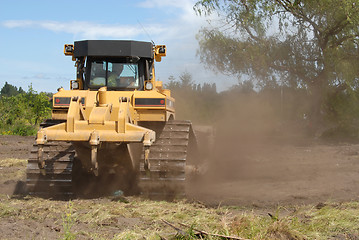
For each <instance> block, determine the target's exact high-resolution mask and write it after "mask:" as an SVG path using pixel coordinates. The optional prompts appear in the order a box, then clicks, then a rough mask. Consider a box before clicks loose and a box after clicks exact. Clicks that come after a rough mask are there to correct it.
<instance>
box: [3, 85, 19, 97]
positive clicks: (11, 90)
mask: <svg viewBox="0 0 359 240" xmlns="http://www.w3.org/2000/svg"><path fill="white" fill-rule="evenodd" d="M21 92H24V91H23V90H22V88H21V87H20V89H19V90H17V87H15V86H13V85H11V84H9V83H7V82H5V84H4V86H3V87H2V89H1V91H0V95H1V96H2V97H10V96H14V95H17V94H19V93H21Z"/></svg>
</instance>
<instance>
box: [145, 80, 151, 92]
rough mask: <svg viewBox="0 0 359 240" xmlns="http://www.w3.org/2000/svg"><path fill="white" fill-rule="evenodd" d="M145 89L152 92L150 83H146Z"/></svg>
mask: <svg viewBox="0 0 359 240" xmlns="http://www.w3.org/2000/svg"><path fill="white" fill-rule="evenodd" d="M145 88H146V90H152V88H153V85H152V83H150V82H146V85H145Z"/></svg>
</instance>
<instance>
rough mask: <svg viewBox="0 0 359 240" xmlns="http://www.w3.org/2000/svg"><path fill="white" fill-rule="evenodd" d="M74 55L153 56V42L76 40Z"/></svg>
mask: <svg viewBox="0 0 359 240" xmlns="http://www.w3.org/2000/svg"><path fill="white" fill-rule="evenodd" d="M74 48H75V49H74V57H76V58H77V57H86V56H93V57H140V58H151V59H152V58H153V44H152V43H151V42H141V41H132V40H84V41H76V42H75V46H74Z"/></svg>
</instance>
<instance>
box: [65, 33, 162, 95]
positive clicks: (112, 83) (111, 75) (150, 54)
mask: <svg viewBox="0 0 359 240" xmlns="http://www.w3.org/2000/svg"><path fill="white" fill-rule="evenodd" d="M154 49H156V48H155V46H154V45H153V44H152V43H151V42H140V41H127V40H85V41H77V42H75V44H74V45H71V44H67V45H65V51H64V52H65V55H71V56H73V59H74V60H75V59H76V66H77V79H76V80H74V81H72V83H71V88H72V89H84V90H86V89H90V90H98V89H99V88H101V87H105V86H106V87H107V90H110V91H111V90H116V91H133V90H144V85H145V82H150V81H151V80H152V72H153V61H154ZM161 49H164V46H162V48H161ZM157 55H158V56H157ZM157 55H156V56H157V57H156V61H158V59H157V58H159V60H160V55H161V56H165V52H163V53H162V52H161V54H157ZM146 86H147V85H146ZM146 89H147V88H146Z"/></svg>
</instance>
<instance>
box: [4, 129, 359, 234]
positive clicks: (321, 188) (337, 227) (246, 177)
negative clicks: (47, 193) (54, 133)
mask: <svg viewBox="0 0 359 240" xmlns="http://www.w3.org/2000/svg"><path fill="white" fill-rule="evenodd" d="M295 139H296V140H295V141H293V140H288V139H270V140H269V139H265V138H261V140H258V139H246V141H242V142H241V143H240V144H239V143H238V142H236V141H230V140H228V139H227V141H226V142H225V143H226V144H221V145H218V144H216V145H215V148H214V149H213V153H211V154H210V156H211V157H210V158H209V159H207V164H206V167H205V169H206V171H205V174H204V175H203V176H202V177H200V178H195V179H193V180H192V181H191V182H189V184H188V190H187V199H182V200H181V199H180V200H177V201H174V202H164V201H150V200H146V199H143V198H141V197H138V196H126V197H121V198H115V197H112V196H108V197H103V198H97V199H74V200H72V201H54V200H49V199H42V198H35V197H28V196H25V195H24V194H23V192H24V180H25V168H26V159H27V156H28V152H29V149H30V148H31V145H32V142H33V140H34V138H33V137H19V136H0V153H1V155H0V199H1V200H0V231H1V235H0V239H225V238H223V237H220V236H219V235H221V236H227V237H229V236H232V237H233V238H228V239H359V202H358V200H359V188H358V183H359V144H356V143H338V142H336V143H325V142H320V141H314V140H309V139H307V138H304V137H303V138H295ZM220 142H223V141H220ZM199 231H202V232H199Z"/></svg>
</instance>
